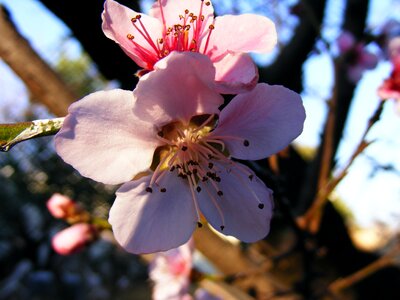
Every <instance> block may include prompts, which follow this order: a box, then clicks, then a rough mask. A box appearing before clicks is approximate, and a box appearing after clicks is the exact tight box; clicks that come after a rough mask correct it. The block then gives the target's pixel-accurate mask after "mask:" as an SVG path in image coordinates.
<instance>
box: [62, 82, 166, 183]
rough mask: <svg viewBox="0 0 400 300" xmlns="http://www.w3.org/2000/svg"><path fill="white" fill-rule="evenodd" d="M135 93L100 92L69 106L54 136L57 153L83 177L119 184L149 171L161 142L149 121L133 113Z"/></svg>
mask: <svg viewBox="0 0 400 300" xmlns="http://www.w3.org/2000/svg"><path fill="white" fill-rule="evenodd" d="M133 106H134V102H133V96H132V92H130V91H124V90H111V91H101V92H96V93H93V94H90V95H88V96H86V97H84V98H83V99H82V100H80V101H78V102H75V103H74V104H72V105H71V106H70V108H69V114H68V116H67V117H66V119H65V121H64V124H63V126H62V128H61V130H60V132H59V133H58V134H57V135H56V136H55V145H56V150H57V153H58V154H59V155H60V156H61V157H62V158H63V160H64V161H65V162H66V163H68V164H70V165H72V166H73V167H74V168H75V169H77V170H78V171H79V172H80V173H81V174H82V175H83V176H85V177H89V178H91V179H94V180H96V181H100V182H103V183H107V184H119V183H122V182H126V181H128V180H130V179H132V178H133V176H135V175H136V174H137V173H139V172H142V171H144V170H147V169H148V168H149V167H150V165H151V161H152V159H153V154H154V150H155V148H156V147H157V146H158V145H159V141H158V140H157V139H156V132H155V131H154V127H153V125H152V124H150V123H146V122H144V121H142V120H141V119H140V118H138V117H137V116H135V115H134V114H133V113H132V108H133Z"/></svg>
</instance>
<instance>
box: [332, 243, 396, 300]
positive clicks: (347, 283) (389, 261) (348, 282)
mask: <svg viewBox="0 0 400 300" xmlns="http://www.w3.org/2000/svg"><path fill="white" fill-rule="evenodd" d="M398 250H399V249H398V248H395V249H394V250H392V251H391V252H389V253H387V254H385V255H384V256H382V257H380V258H379V259H377V260H376V261H374V262H372V263H370V264H369V265H367V266H365V267H364V268H362V269H360V270H358V271H356V272H354V273H353V274H350V275H349V276H347V277H344V278H339V279H336V280H335V281H334V282H332V283H331V284H330V285H329V287H328V290H329V291H330V292H331V293H333V294H338V293H339V292H340V291H342V290H344V289H347V288H349V287H351V286H353V285H354V284H356V283H357V282H360V281H361V280H363V279H365V278H367V277H368V276H370V275H372V274H374V273H375V272H377V271H379V270H381V269H383V268H386V267H389V266H391V265H393V264H394V263H395V258H396V255H397V254H398V252H399V251H398Z"/></svg>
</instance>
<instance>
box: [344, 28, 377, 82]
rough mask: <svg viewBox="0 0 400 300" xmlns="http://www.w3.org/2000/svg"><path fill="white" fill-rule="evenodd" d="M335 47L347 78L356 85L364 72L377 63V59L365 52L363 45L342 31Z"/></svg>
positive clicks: (348, 33)
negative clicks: (339, 54)
mask: <svg viewBox="0 0 400 300" xmlns="http://www.w3.org/2000/svg"><path fill="white" fill-rule="evenodd" d="M337 45H338V48H339V51H340V53H341V54H343V58H344V62H345V63H346V65H347V76H348V78H349V80H350V81H352V82H354V83H357V82H358V81H359V80H360V79H361V77H362V74H363V73H364V71H365V70H372V69H374V68H375V67H376V65H377V63H378V57H377V56H376V55H375V54H373V53H371V52H369V51H367V50H366V49H365V45H364V44H363V43H357V42H356V40H355V38H354V36H353V35H352V34H351V33H350V32H347V31H344V32H343V33H342V34H341V35H340V36H339V38H338V39H337Z"/></svg>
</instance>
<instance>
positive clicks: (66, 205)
mask: <svg viewBox="0 0 400 300" xmlns="http://www.w3.org/2000/svg"><path fill="white" fill-rule="evenodd" d="M46 205H47V209H48V210H49V212H50V214H51V215H52V216H54V217H55V218H58V219H65V218H67V217H68V216H70V215H71V213H72V212H74V211H76V209H77V204H76V202H75V201H73V200H72V199H70V198H69V197H67V196H64V195H61V194H57V193H56V194H53V196H51V198H50V199H49V200H48V201H47V204H46Z"/></svg>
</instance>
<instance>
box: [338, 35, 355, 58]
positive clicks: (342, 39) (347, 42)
mask: <svg viewBox="0 0 400 300" xmlns="http://www.w3.org/2000/svg"><path fill="white" fill-rule="evenodd" d="M355 43H356V41H355V39H354V36H353V35H352V34H351V33H350V32H348V31H343V32H342V34H341V35H340V36H339V37H338V39H337V44H338V47H339V50H340V52H342V53H343V52H347V51H349V50H350V49H351V48H353V47H354V45H355Z"/></svg>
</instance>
